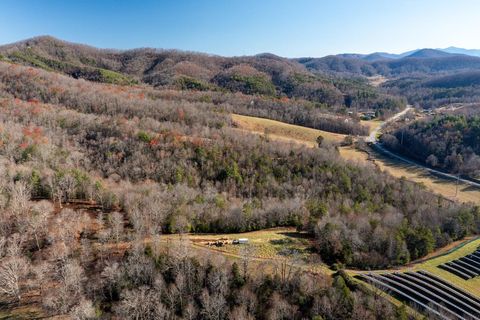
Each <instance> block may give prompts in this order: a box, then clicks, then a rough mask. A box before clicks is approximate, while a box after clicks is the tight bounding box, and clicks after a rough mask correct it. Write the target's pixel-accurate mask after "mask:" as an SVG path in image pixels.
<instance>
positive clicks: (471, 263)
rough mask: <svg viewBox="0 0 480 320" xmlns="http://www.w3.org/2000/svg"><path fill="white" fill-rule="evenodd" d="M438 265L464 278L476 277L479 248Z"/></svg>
mask: <svg viewBox="0 0 480 320" xmlns="http://www.w3.org/2000/svg"><path fill="white" fill-rule="evenodd" d="M438 267H439V268H440V269H443V270H445V271H448V272H450V273H453V274H454V275H456V276H459V277H460V278H462V279H464V280H470V279H472V278H475V277H478V276H480V248H478V249H477V251H475V252H473V253H471V254H469V255H467V256H465V257H462V258H460V259H457V260H453V261H450V262H447V263H444V264H441V265H439V266H438Z"/></svg>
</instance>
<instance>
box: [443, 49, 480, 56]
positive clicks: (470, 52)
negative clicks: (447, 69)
mask: <svg viewBox="0 0 480 320" xmlns="http://www.w3.org/2000/svg"><path fill="white" fill-rule="evenodd" d="M439 50H441V51H444V52H448V53H454V54H465V55H467V56H474V57H480V50H477V49H463V48H457V47H448V48H445V49H439Z"/></svg>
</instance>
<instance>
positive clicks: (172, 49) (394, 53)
mask: <svg viewBox="0 0 480 320" xmlns="http://www.w3.org/2000/svg"><path fill="white" fill-rule="evenodd" d="M43 37H50V38H53V39H56V40H58V41H62V42H65V43H69V44H74V45H85V46H88V47H92V48H95V49H99V50H114V51H129V50H137V49H153V50H165V51H180V52H192V53H197V54H206V55H211V56H220V57H242V56H256V55H262V54H273V55H276V56H278V57H281V58H287V59H300V58H323V57H327V56H338V55H363V56H367V55H370V54H376V53H385V54H392V55H401V54H405V53H414V52H416V51H420V50H447V49H461V50H480V49H477V48H461V47H457V46H448V47H444V48H427V47H425V48H416V49H411V50H406V51H401V52H387V51H375V52H364V53H361V52H337V53H332V54H328V55H324V56H299V57H285V56H281V55H278V54H276V53H275V52H258V53H254V54H250V55H237V56H235V55H232V56H228V55H221V54H216V53H209V52H202V51H195V50H188V49H187V50H183V49H177V48H161V47H147V46H139V47H135V48H126V49H119V48H110V47H99V46H94V45H91V44H89V43H81V42H74V41H70V40H68V39H62V38H59V37H56V36H54V35H49V34H44V35H36V36H33V37H30V38H26V39H20V40H17V41H13V42H9V43H0V46H5V45H13V44H16V43H21V42H24V41H29V40H33V39H36V38H43Z"/></svg>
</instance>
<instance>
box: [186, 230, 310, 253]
mask: <svg viewBox="0 0 480 320" xmlns="http://www.w3.org/2000/svg"><path fill="white" fill-rule="evenodd" d="M188 237H189V239H190V240H191V241H192V242H193V243H194V244H195V245H197V246H203V247H207V248H210V249H213V250H216V251H220V252H224V253H228V254H233V255H235V256H241V254H242V252H241V250H242V248H245V247H246V246H248V247H249V248H250V250H251V256H252V257H254V258H260V259H277V258H282V257H286V256H292V254H291V252H293V251H296V252H297V254H298V256H299V257H301V256H305V255H306V254H307V250H308V248H309V247H310V239H309V238H308V237H307V235H306V234H305V233H300V232H297V231H296V230H295V228H274V229H266V230H259V231H252V232H245V233H231V234H205V235H196V234H191V235H189V236H188ZM238 238H248V241H249V243H248V245H234V244H226V245H224V246H222V247H216V246H208V245H207V244H206V243H207V242H213V241H216V240H220V239H228V240H229V241H232V240H234V239H238ZM288 253H289V254H288Z"/></svg>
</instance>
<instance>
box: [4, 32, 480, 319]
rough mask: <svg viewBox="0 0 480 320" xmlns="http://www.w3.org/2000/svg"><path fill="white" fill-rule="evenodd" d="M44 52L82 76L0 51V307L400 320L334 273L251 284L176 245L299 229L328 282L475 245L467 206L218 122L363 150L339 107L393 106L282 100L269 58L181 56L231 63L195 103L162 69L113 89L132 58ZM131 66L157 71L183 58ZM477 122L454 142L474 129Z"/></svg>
mask: <svg viewBox="0 0 480 320" xmlns="http://www.w3.org/2000/svg"><path fill="white" fill-rule="evenodd" d="M42 39H43V38H42ZM18 46H25V50H27V52H29V51H30V50H33V49H32V48H29V46H27V45H26V44H21V45H17V46H16V47H15V46H14V47H15V48H17V47H18ZM48 48H49V50H53V51H54V53H55V54H57V55H59V56H61V55H63V54H66V56H68V57H69V59H71V57H72V56H73V57H75V59H78V60H79V61H83V62H82V63H83V64H90V67H88V68H87V67H85V66H81V68H87V71H88V72H87V73H82V72H84V71H85V70H83V69H80V70H78V69H75V68H77V67H78V65H76V64H75V65H74V67H75V68H74V69H75V70H76V71H75V72H77V71H78V72H79V73H75V72H69V70H70V69H69V68H70V67H71V66H70V65H68V66H66V68H67V69H64V67H65V65H63V64H62V65H56V64H55V63H56V62H52V61H53V60H52V61H50V60H42V59H40V57H44V55H39V53H38V52H37V53H35V57H34V58H35V59H34V60H32V56H28V57H25V56H22V54H20V55H19V54H18V51H15V50H17V49H18V48H17V49H12V48H11V47H8V48H7V49H8V50H13V51H12V52H13V53H12V52H11V51H8V50H7V56H6V58H4V60H7V62H5V61H2V62H0V111H1V112H0V162H1V164H2V165H1V166H0V308H3V307H5V306H6V307H7V308H9V307H13V306H18V305H19V304H21V303H25V301H29V302H32V303H35V304H37V305H39V306H40V307H41V310H42V312H43V313H44V314H45V315H59V314H62V315H66V314H68V315H70V316H71V317H72V318H74V319H91V318H95V317H98V318H106V319H108V318H112V317H117V318H122V319H123V318H125V319H306V318H312V319H332V320H333V319H395V318H398V319H406V317H407V315H406V314H405V309H404V308H401V307H400V308H397V307H394V306H393V305H392V304H391V303H389V302H388V301H387V300H385V299H380V295H379V294H378V293H377V292H372V291H369V290H365V288H363V287H361V286H359V285H358V284H356V283H354V282H352V280H351V279H349V277H348V276H347V275H346V274H345V273H344V272H342V271H339V272H337V273H335V275H334V276H333V277H330V276H327V275H322V274H317V273H313V274H312V273H311V272H306V271H302V270H301V269H299V268H294V267H293V266H291V265H287V264H283V265H282V264H280V265H279V266H277V267H276V268H274V269H275V270H274V271H273V272H267V268H265V270H264V271H263V272H259V270H262V268H261V267H260V268H259V266H258V265H254V261H251V260H250V259H248V257H249V255H248V253H245V254H244V255H243V256H242V261H241V262H238V263H232V261H230V260H225V259H222V258H219V256H218V255H215V256H214V255H209V254H207V253H205V254H199V253H198V252H192V251H193V250H189V248H190V247H191V246H190V244H189V243H188V240H187V239H186V238H184V237H182V236H181V235H182V234H184V233H188V232H190V233H227V232H245V231H252V230H261V229H265V228H272V227H286V226H288V227H296V228H297V229H298V230H299V231H303V232H305V234H307V235H308V237H309V239H311V248H310V249H311V250H312V252H313V253H314V254H315V255H317V256H318V258H319V259H320V260H321V261H322V262H323V263H325V264H327V265H329V266H332V267H333V268H334V269H338V270H341V269H342V268H344V267H349V268H362V269H370V268H386V267H390V266H397V265H403V264H406V263H408V262H410V261H412V260H415V259H418V258H421V257H424V256H425V255H427V254H429V253H431V252H432V251H433V250H435V249H436V248H439V247H442V246H445V245H447V244H449V243H451V242H452V241H455V240H458V239H461V238H463V237H465V236H468V235H473V234H478V233H479V232H480V208H478V207H475V206H473V205H470V204H459V203H454V202H451V201H449V200H447V199H444V198H442V197H439V196H437V195H435V194H433V193H431V192H429V191H427V190H426V189H425V188H424V187H422V186H420V185H418V184H414V183H411V182H409V181H406V180H405V179H395V178H393V177H392V176H389V175H388V174H386V173H383V172H381V171H380V169H378V168H377V167H375V166H374V165H369V164H365V165H361V164H358V163H351V162H347V161H344V160H343V159H342V158H341V157H340V155H339V153H338V150H337V146H336V145H334V144H332V143H321V144H320V145H319V146H318V147H316V148H307V147H305V146H302V145H296V144H293V143H291V144H289V143H285V142H279V141H271V140H269V139H268V137H264V136H260V135H255V134H248V133H246V132H243V131H240V130H238V129H237V128H235V126H234V125H233V123H232V119H231V113H241V114H253V115H257V116H265V117H266V116H268V117H270V118H274V119H279V120H283V121H286V122H291V123H300V124H303V125H307V126H312V127H317V128H323V129H328V130H330V131H336V132H343V133H353V134H365V133H366V131H365V130H366V129H365V128H364V127H362V126H360V124H359V121H358V120H357V119H354V118H352V117H349V116H348V115H347V114H346V110H348V108H352V107H353V108H356V107H358V108H361V106H362V105H364V106H367V105H369V106H371V105H372V104H373V105H376V107H375V108H376V109H378V110H381V112H391V111H393V110H397V109H398V108H399V107H400V106H401V105H402V103H403V102H402V100H401V99H397V98H392V97H391V96H389V95H385V94H384V93H380V92H377V91H375V90H374V89H372V87H370V86H368V85H366V84H365V82H364V81H359V82H358V86H360V87H363V88H366V89H368V90H367V91H358V90H357V91H355V90H354V91H352V96H348V95H345V92H348V90H350V89H349V88H351V87H350V86H351V84H352V83H356V82H357V80H351V81H347V80H344V79H342V78H336V80H335V81H334V84H332V83H333V82H328V83H329V86H330V85H331V86H333V87H329V88H330V89H332V88H335V89H334V91H335V90H338V91H335V92H337V93H338V95H334V96H333V98H332V96H330V95H326V96H324V95H323V91H322V90H317V89H318V86H320V87H321V85H320V84H321V83H323V82H321V81H320V82H317V81H319V80H318V79H317V78H315V80H314V82H313V84H312V87H310V85H307V87H308V88H310V89H312V88H313V89H312V90H313V91H308V90H310V89H308V90H307V91H305V92H303V91H302V92H303V93H302V94H299V95H298V97H297V96H296V94H292V95H288V94H287V93H286V92H284V91H282V92H280V91H279V90H280V89H279V84H278V82H277V80H273V76H274V75H276V76H277V74H276V72H271V73H270V71H268V70H266V69H261V68H260V67H259V66H258V65H255V63H257V62H258V61H264V60H269V63H272V65H274V66H278V64H277V62H272V61H277V60H278V59H277V58H276V57H271V56H269V55H262V56H259V57H255V58H234V59H233V58H232V59H233V60H232V61H235V59H238V60H240V61H241V63H238V64H237V63H233V62H232V61H230V60H228V59H227V58H225V59H224V58H218V57H213V58H212V57H210V56H204V55H197V54H193V55H192V56H193V57H195V59H199V60H201V61H203V62H202V63H211V61H216V59H224V60H228V61H227V62H228V63H232V65H228V67H227V66H224V67H222V68H221V70H219V72H218V73H215V74H210V73H209V74H208V75H207V76H205V83H202V85H205V86H208V88H206V90H203V88H202V89H199V88H198V87H194V88H192V87H191V83H190V82H181V81H180V83H177V82H175V83H174V84H173V85H172V83H166V84H165V83H163V82H162V81H163V80H162V79H163V78H162V75H165V74H164V73H163V72H164V69H161V68H160V67H158V68H156V69H155V68H153V69H155V70H156V71H155V70H153V71H152V73H148V72H147V73H143V71H142V72H141V73H142V74H143V75H144V76H145V78H141V79H139V78H138V74H136V72H137V71H129V72H127V71H126V70H127V69H128V70H130V69H129V68H133V66H134V65H135V63H133V62H132V64H129V63H128V61H130V62H131V61H137V62H138V60H135V59H136V57H138V56H137V51H132V52H112V51H99V50H97V49H93V48H88V47H82V48H81V50H74V49H75V48H76V47H75V46H73V47H72V46H66V45H65V44H63V43H61V44H59V47H58V46H55V45H52V46H50V47H48ZM72 48H73V49H72ZM67 49H69V50H72V52H65V50H67ZM36 50H38V48H36ZM2 52H4V51H2ZM15 52H17V53H15ZM20 52H23V53H24V52H25V51H20ZM62 52H63V53H62ZM85 52H88V53H89V54H91V55H92V56H94V57H96V56H95V55H94V53H95V54H98V55H100V57H101V58H98V60H95V61H93V60H88V59H86V57H85V56H84V53H85ZM138 52H143V54H144V55H147V56H148V55H149V54H152V55H153V56H154V57H155V59H157V60H158V61H156V64H155V65H161V64H162V63H163V62H165V60H168V59H173V58H172V57H171V55H172V54H174V55H173V56H174V57H183V56H185V55H189V54H186V53H181V54H179V53H172V52H157V51H149V50H146V51H141V50H140V51H138ZM147 53H148V54H147ZM8 54H9V56H8ZM48 54H52V52H51V51H48ZM15 55H17V56H19V58H18V57H17V60H15V59H13V58H14V56H15ZM161 55H169V56H170V58H168V59H167V58H166V57H164V58H159V56H161ZM12 57H13V58H12ZM109 57H111V59H107V58H109ZM119 57H122V59H125V61H123V60H122V61H123V62H122V63H120V62H118V60H116V59H119ZM29 59H30V60H29ZM129 59H131V60H129ZM162 59H163V60H162ZM189 59H192V58H191V57H189ZM252 59H253V60H252ZM180 60H181V59H180ZM280 60H281V59H280ZM280 60H279V61H280ZM12 61H17V62H22V63H25V62H29V63H27V64H30V65H33V66H35V67H32V66H30V67H28V66H22V65H19V64H16V63H12ZM55 61H57V60H55ZM99 61H101V63H102V64H101V65H97V64H98V63H100V62H99ZM162 61H163V62H162ZM182 61H183V60H182ZM222 61H223V60H222ZM245 61H248V62H249V63H250V64H253V65H254V66H252V65H248V66H247V65H246V64H247V63H246V62H245ZM252 61H254V62H255V63H254V62H252ZM115 63H119V64H118V65H116V64H115ZM168 63H170V64H171V62H170V61H167V62H165V64H168ZM179 63H180V62H178V61H177V64H174V65H175V66H177V67H178V64H179ZM185 63H186V62H185ZM222 63H224V62H222ZM279 63H280V62H279ZM288 63H290V64H293V62H291V61H289V62H288ZM280 64H281V65H282V68H283V66H284V64H283V62H282V63H280ZM93 65H94V66H93ZM111 65H113V66H111ZM262 65H264V64H262ZM108 66H110V67H111V69H107V68H106V67H108ZM216 66H217V64H216V63H215V65H214V66H211V67H209V68H207V69H208V70H216V69H215V68H217V67H216ZM114 67H115V68H116V69H115V68H114ZM90 68H93V69H90ZM122 68H125V69H122ZM292 68H298V66H297V65H296V64H293V67H292ZM133 69H134V68H133ZM133 69H132V70H133ZM140 69H141V68H140ZM140 69H139V70H140ZM260 69H261V70H260ZM274 69H275V68H274ZM92 70H93V71H95V72H97V71H98V72H100V75H101V76H102V77H103V78H102V77H100V78H92V77H91V73H89V72H91V71H92ZM102 70H109V71H111V72H114V71H115V70H117V71H115V72H119V74H121V75H122V77H125V78H122V79H123V80H125V81H123V80H122V81H116V80H115V81H111V79H112V78H111V77H114V78H115V79H117V80H118V75H116V74H111V73H108V72H107V73H105V71H102ZM134 70H137V69H134ZM162 70H163V71H162ZM169 70H170V69H169ZM185 70H197V69H196V67H194V66H192V65H190V66H188V67H186V68H185ZM239 70H240V71H239ZM275 70H276V69H275ZM54 71H62V73H65V74H68V76H67V75H65V74H61V73H58V72H54ZM93 71H92V72H93ZM197 71H198V70H197ZM102 72H103V73H102ZM120 72H121V73H120ZM138 72H139V71H138ZM238 72H240V73H241V74H242V76H238ZM290 75H292V74H290ZM127 76H128V77H131V78H127ZM244 76H245V77H247V78H249V79H245V78H244ZM310 76H311V75H309V77H310ZM149 77H150V78H149ZM280 78H281V77H280ZM280 78H279V79H280ZM148 79H150V80H151V81H150V80H148ZM267 79H268V81H267ZM91 80H93V81H91ZM147 80H148V81H147ZM170 80H171V78H168V81H170ZM149 81H150V82H149ZM157 81H158V82H157ZM182 81H183V80H182ZM270 81H272V82H270ZM112 82H113V84H112ZM270 84H272V85H270ZM177 85H180V86H177ZM211 86H217V87H222V88H224V89H225V90H223V89H222V90H217V89H216V88H213V89H212V87H211ZM355 86H356V88H359V87H358V86H357V85H355ZM252 88H255V89H254V90H253V91H252ZM281 88H282V89H281V90H285V88H287V87H281ZM298 88H299V87H293V88H292V90H294V91H295V90H299V89H298ZM301 88H302V87H301ZM322 88H323V87H322ZM302 90H303V89H302ZM332 90H333V89H332ZM311 92H314V93H315V95H314V96H311V97H309V96H308V94H310V93H311ZM283 93H285V95H286V96H282V95H283ZM316 94H320V95H316ZM330 98H332V100H329V99H330ZM337 100H338V101H337ZM335 101H337V102H335ZM376 103H377V104H376ZM346 119H347V120H348V121H345V120H346ZM459 119H461V117H459ZM475 119H476V120H474V122H471V123H468V124H467V125H465V126H466V127H467V126H468V127H469V128H470V127H472V126H474V125H476V126H478V118H475ZM458 121H459V122H461V120H458ZM464 121H471V120H467V119H464ZM447 127H448V126H447ZM476 137H477V138H478V133H477V135H476ZM476 146H477V148H478V139H477V141H476ZM177 234H178V238H177ZM168 235H170V236H171V237H170V238H168ZM172 235H175V238H172V237H173V236H172ZM252 269H254V270H255V272H252V271H251V270H252Z"/></svg>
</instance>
